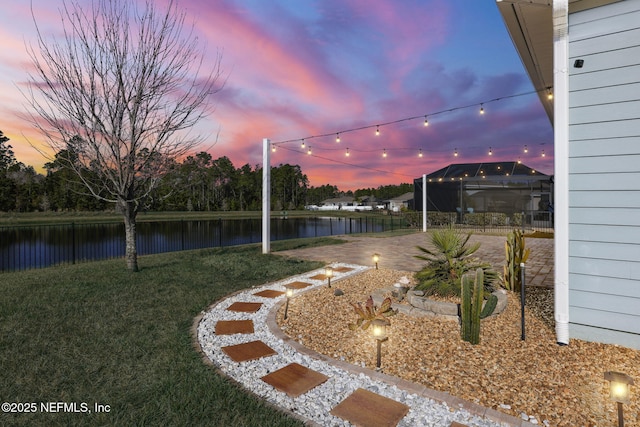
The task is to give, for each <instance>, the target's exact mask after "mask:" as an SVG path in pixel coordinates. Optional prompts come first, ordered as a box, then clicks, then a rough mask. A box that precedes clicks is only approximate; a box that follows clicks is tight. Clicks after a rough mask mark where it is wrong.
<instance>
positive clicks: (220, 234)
mask: <svg viewBox="0 0 640 427" xmlns="http://www.w3.org/2000/svg"><path fill="white" fill-rule="evenodd" d="M218 241H219V243H220V244H219V245H218V246H219V247H222V218H218Z"/></svg>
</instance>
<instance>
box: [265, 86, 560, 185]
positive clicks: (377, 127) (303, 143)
mask: <svg viewBox="0 0 640 427" xmlns="http://www.w3.org/2000/svg"><path fill="white" fill-rule="evenodd" d="M542 90H545V91H547V94H548V95H549V94H550V95H552V87H548V88H544V89H541V90H536V91H529V92H526V93H519V94H513V95H508V96H505V97H501V98H495V99H492V100H486V101H484V102H482V103H480V104H479V105H480V114H484V113H485V111H484V104H485V103H489V102H495V101H499V100H502V99H510V98H515V97H520V96H524V95H529V94H533V93H538V94H539V93H540V92H541V91H542ZM477 105H478V103H476V104H470V105H465V106H458V107H454V108H449V109H447V110H441V111H436V112H431V113H429V114H427V115H424V114H423V115H419V116H417V117H415V116H414V117H408V118H403V119H398V120H394V121H389V122H384V123H381V122H379V123H378V124H375V125H366V126H360V127H356V128H351V129H342V130H339V131H337V132H336V131H335V130H334V131H333V132H331V133H325V134H317V135H310V136H307V137H305V138H302V139H301V140H300V139H298V140H300V141H301V147H302V148H303V149H305V147H306V146H307V144H306V139H312V138H320V137H327V136H329V137H330V136H335V141H336V142H337V143H338V142H341V138H340V137H341V135H340V134H341V133H344V132H355V131H359V130H363V129H371V128H373V127H374V126H375V134H376V136H379V135H380V127H382V126H387V125H391V124H396V123H401V122H404V121H408V120H415V119H419V118H424V122H423V126H425V127H426V126H429V119H428V116H430V115H436V114H443V113H448V112H453V111H458V110H461V109H467V108H471V107H474V106H477ZM476 108H477V107H476ZM295 141H296V139H291V140H282V141H278V142H274V143H271V144H272V147H271V148H272V152H276V146H277V145H281V144H285V143H290V142H295ZM467 148H469V147H467ZM287 149H288V148H287ZM324 149H325V150H331V149H330V148H324ZM336 149H338V148H336ZM409 149H411V150H415V148H410V147H405V148H393V150H409ZM288 150H290V151H294V152H295V151H297V150H291V149H288ZM356 151H363V150H356ZM364 151H375V150H364ZM297 152H299V153H301V151H297ZM306 152H307V154H308V155H311V156H312V157H316V158H319V159H325V160H329V161H334V162H337V163H343V164H345V165H350V166H353V167H362V168H364V169H370V170H374V169H372V168H369V167H365V166H362V165H357V164H351V163H345V162H340V161H339V160H336V159H330V158H323V157H321V156H318V155H314V154H312V151H311V146H309V148H308V150H306ZM526 152H528V147H527V146H526V145H525V153H526ZM302 153H304V151H302ZM414 153H415V151H414ZM492 154H493V151H492V147H489V155H492ZM541 155H542V157H545V152H544V150H542V154H541ZM423 156H424V154H423V150H422V148H419V149H418V157H423ZM458 156H459V153H458V149H457V148H455V149H454V157H458ZM345 157H350V151H349V148H346V152H345ZM382 157H387V151H386V148H385V149H383V153H382ZM521 163H522V161H521V159H520V158H518V164H521ZM376 171H378V172H383V173H391V174H396V175H398V174H397V173H396V172H392V171H383V170H377V169H376ZM534 173H535V172H534ZM400 175H401V174H400ZM407 176H408V175H407Z"/></svg>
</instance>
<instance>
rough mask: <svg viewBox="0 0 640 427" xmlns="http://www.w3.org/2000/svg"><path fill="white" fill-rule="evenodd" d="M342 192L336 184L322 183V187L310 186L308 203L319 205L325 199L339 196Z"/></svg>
mask: <svg viewBox="0 0 640 427" xmlns="http://www.w3.org/2000/svg"><path fill="white" fill-rule="evenodd" d="M339 194H340V192H339V191H338V187H336V186H335V185H329V184H325V185H321V186H320V187H310V188H309V189H308V190H307V202H306V204H307V205H318V204H320V202H322V201H323V200H327V199H333V198H335V197H338V195H339Z"/></svg>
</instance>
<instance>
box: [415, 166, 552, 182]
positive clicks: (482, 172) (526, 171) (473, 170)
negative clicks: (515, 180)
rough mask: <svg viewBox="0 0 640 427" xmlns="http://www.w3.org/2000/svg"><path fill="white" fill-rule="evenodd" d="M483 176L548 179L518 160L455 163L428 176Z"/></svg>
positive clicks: (470, 177)
mask: <svg viewBox="0 0 640 427" xmlns="http://www.w3.org/2000/svg"><path fill="white" fill-rule="evenodd" d="M483 176H487V177H489V176H491V177H496V176H499V177H505V178H506V177H509V176H520V177H522V176H527V177H542V179H548V175H545V174H543V173H541V172H538V171H536V170H535V169H532V168H530V167H529V166H526V165H524V164H522V163H518V162H490V163H454V164H451V165H449V166H445V167H443V168H442V169H439V170H437V171H435V172H432V173H430V174H429V175H427V178H429V179H430V180H440V179H442V180H451V178H454V179H460V178H463V179H467V180H470V179H473V178H480V179H482V177H483ZM538 179H540V178H538Z"/></svg>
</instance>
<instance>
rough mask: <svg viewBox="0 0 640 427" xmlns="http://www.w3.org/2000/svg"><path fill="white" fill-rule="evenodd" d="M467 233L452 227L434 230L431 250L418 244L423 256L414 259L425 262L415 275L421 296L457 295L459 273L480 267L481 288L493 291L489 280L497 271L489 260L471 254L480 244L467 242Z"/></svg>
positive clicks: (493, 278) (458, 290)
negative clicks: (481, 275) (432, 248)
mask: <svg viewBox="0 0 640 427" xmlns="http://www.w3.org/2000/svg"><path fill="white" fill-rule="evenodd" d="M470 237H471V233H469V234H467V235H463V234H461V233H459V232H457V231H456V230H454V229H453V228H445V229H442V230H436V231H435V232H434V233H433V234H432V236H431V243H432V244H433V246H434V247H435V250H429V249H427V248H423V247H421V246H418V247H417V248H418V249H419V250H420V251H421V252H422V253H423V255H415V257H416V258H417V259H421V260H424V261H427V265H426V266H425V267H424V268H423V269H422V270H420V271H418V272H417V273H416V274H415V278H416V280H417V281H418V284H417V285H416V289H417V290H422V291H424V292H425V295H427V296H429V295H440V296H457V297H459V296H460V289H461V288H460V286H461V281H462V276H463V275H464V274H465V273H467V272H470V271H475V270H476V269H478V268H481V269H482V270H483V272H484V282H483V285H484V288H485V290H486V291H487V292H490V291H492V290H493V281H494V280H496V279H497V278H498V274H497V273H496V272H495V271H494V270H493V269H492V268H491V265H490V264H489V263H483V262H480V261H479V260H478V259H477V258H474V257H472V255H473V254H474V253H475V252H476V251H477V250H478V249H479V248H480V243H475V244H473V245H469V238H470Z"/></svg>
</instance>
